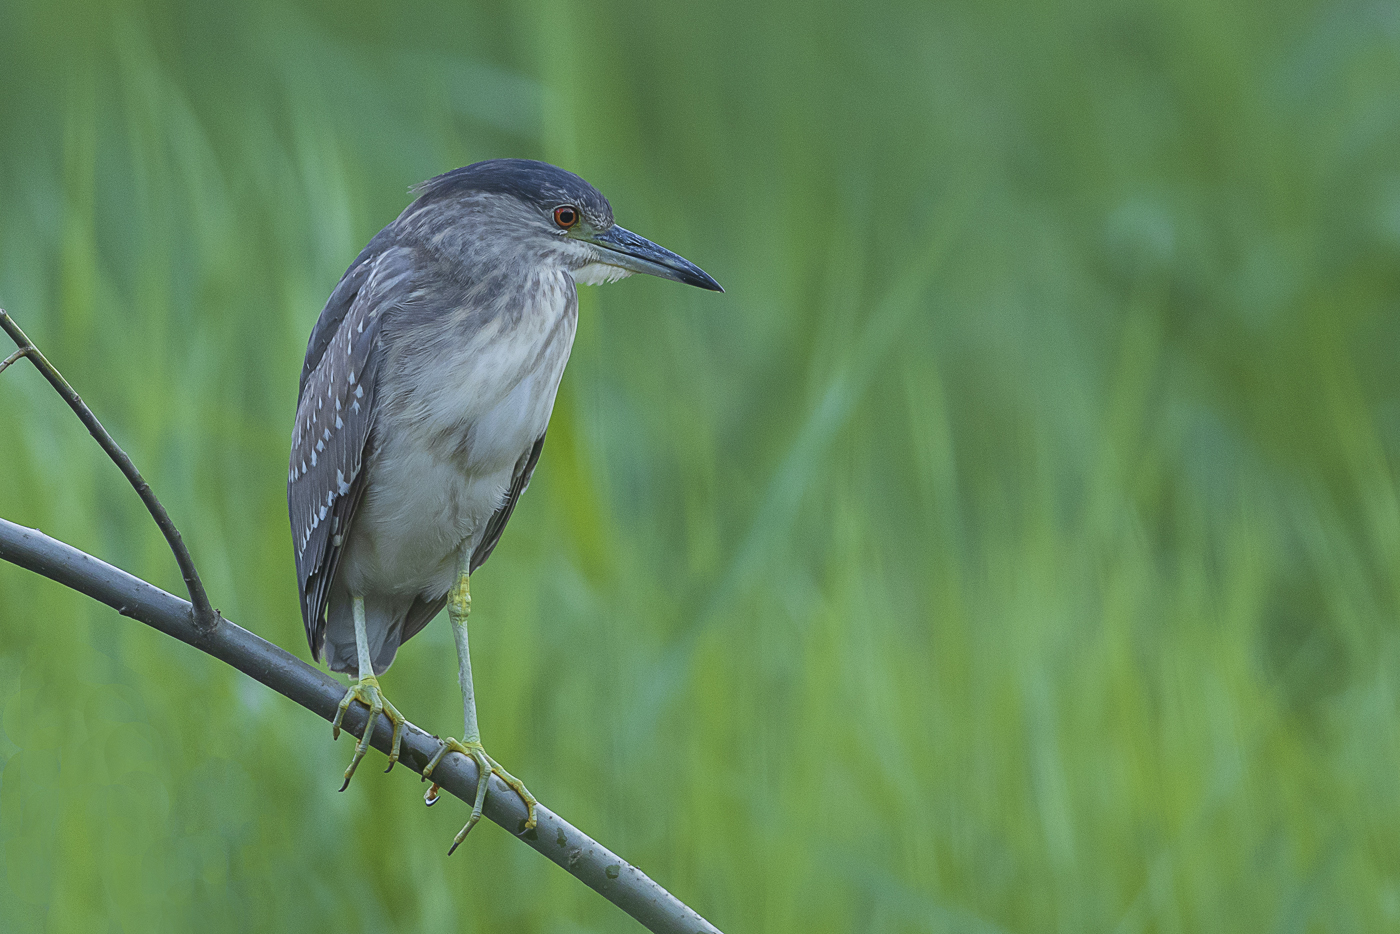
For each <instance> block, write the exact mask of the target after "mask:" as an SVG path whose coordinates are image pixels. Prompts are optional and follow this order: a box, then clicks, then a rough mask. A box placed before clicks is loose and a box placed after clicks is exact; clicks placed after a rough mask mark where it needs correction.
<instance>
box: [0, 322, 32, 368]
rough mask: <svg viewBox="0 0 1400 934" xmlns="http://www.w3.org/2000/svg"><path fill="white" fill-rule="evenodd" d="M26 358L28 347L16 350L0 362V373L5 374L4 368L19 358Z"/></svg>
mask: <svg viewBox="0 0 1400 934" xmlns="http://www.w3.org/2000/svg"><path fill="white" fill-rule="evenodd" d="M3 312H4V309H3V308H0V313H3ZM27 356H29V348H28V347H21V348H20V349H19V350H16V351H15V352H14V353H12V354H10V355H9V356H8V357H6V358H5V359H4V360H0V373H3V372H5V367H7V366H9V365H10V364H11V363H14V362H15V361H16V360H18V359H19V358H20V357H27Z"/></svg>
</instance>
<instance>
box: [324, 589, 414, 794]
mask: <svg viewBox="0 0 1400 934" xmlns="http://www.w3.org/2000/svg"><path fill="white" fill-rule="evenodd" d="M351 608H352V610H353V611H354V614H355V652H356V653H357V654H358V655H359V661H360V677H359V680H358V681H356V682H355V683H354V684H352V685H350V690H348V691H346V692H345V696H344V697H343V698H341V701H340V707H339V708H338V709H337V710H336V712H335V720H334V721H333V722H332V723H331V739H338V738H339V737H340V722H341V721H342V720H344V719H345V711H346V710H348V709H350V703H351V702H352V701H359V702H360V703H362V704H364V705H365V706H366V707H368V708H369V717H368V718H367V719H366V720H365V731H364V733H363V734H362V735H361V736H360V741H359V742H358V743H356V744H355V757H354V758H353V759H351V760H350V766H349V767H348V768H347V769H346V770H345V783H344V784H342V785H341V786H340V790H341V791H344V790H345V789H346V788H349V787H350V779H351V778H352V777H353V776H354V774H355V769H356V768H357V767H358V766H359V764H360V760H361V759H363V758H364V757H365V753H366V752H367V751H368V750H369V740H370V737H371V736H373V735H374V726H375V724H376V723H378V722H379V715H380V714H381V713H382V714H384V715H385V716H387V717H388V718H389V723H390V724H392V725H393V728H394V739H393V745H392V747H391V748H390V750H389V768H388V769H385V770H384V771H386V772H387V771H389V769H392V768H393V767H394V763H395V762H398V761H399V741H400V740H401V739H402V738H403V727H404V724H405V723H407V722H408V721H407V720H406V719H404V715H403V714H401V713H399V711H398V709H397V708H395V707H394V705H393V704H391V703H389V701H388V700H387V699H386V698H385V697H384V694H383V692H382V691H380V690H379V680H378V679H377V678H375V676H374V666H373V665H372V664H371V663H370V660H369V639H368V637H367V636H366V635H365V600H364V598H363V597H354V598H352V600H351Z"/></svg>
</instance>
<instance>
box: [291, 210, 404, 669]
mask: <svg viewBox="0 0 1400 934" xmlns="http://www.w3.org/2000/svg"><path fill="white" fill-rule="evenodd" d="M376 240H378V238H376ZM411 272H412V254H411V253H410V252H409V251H408V250H407V249H405V248H401V247H391V248H387V249H384V250H383V251H381V252H379V253H377V254H376V255H373V256H368V257H366V256H365V254H363V253H362V254H361V255H360V258H359V259H357V260H356V261H355V264H354V265H352V266H351V267H350V269H349V270H347V271H346V273H345V276H344V277H343V278H342V279H341V283H340V285H339V286H337V287H336V290H335V291H334V292H333V293H332V294H331V298H330V300H329V301H328V302H327V303H326V307H325V309H324V310H323V311H322V312H321V318H320V320H319V321H317V323H316V328H315V329H314V330H313V331H312V335H311V341H310V343H309V345H308V346H307V351H306V355H307V362H306V364H305V366H304V367H303V370H302V387H301V397H300V400H299V401H298V403H297V417H296V424H295V426H294V427H293V430H292V457H291V468H290V470H289V472H288V474H287V510H288V512H289V513H290V515H291V521H292V539H293V544H294V545H295V551H296V565H297V587H298V590H299V592H300V594H301V615H302V622H303V623H305V625H306V639H307V642H308V643H310V645H311V651H312V654H313V655H316V656H319V654H320V643H321V641H322V639H323V636H324V632H325V613H326V602H327V598H328V596H329V594H330V585H331V581H332V580H333V579H334V577H335V571H336V567H337V566H338V565H339V563H340V555H341V551H342V546H343V544H344V541H345V538H346V536H347V535H348V534H349V532H350V524H351V522H352V521H353V520H354V516H355V509H356V507H357V506H358V505H359V501H360V497H361V495H363V493H364V486H365V472H364V465H365V461H366V459H367V458H368V456H369V453H370V452H369V445H370V437H371V433H372V431H373V428H374V416H375V405H376V401H377V400H376V397H375V396H376V392H375V391H376V387H377V385H378V375H379V364H380V360H381V358H382V356H383V354H382V351H381V348H380V340H379V337H380V331H381V329H382V327H383V324H384V319H385V317H386V316H387V314H388V313H389V312H390V311H391V310H392V309H393V308H394V307H395V306H397V305H399V304H401V303H402V302H403V301H405V300H406V299H407V298H408V295H409V292H410V288H411V280H412V276H411ZM313 358H314V362H313Z"/></svg>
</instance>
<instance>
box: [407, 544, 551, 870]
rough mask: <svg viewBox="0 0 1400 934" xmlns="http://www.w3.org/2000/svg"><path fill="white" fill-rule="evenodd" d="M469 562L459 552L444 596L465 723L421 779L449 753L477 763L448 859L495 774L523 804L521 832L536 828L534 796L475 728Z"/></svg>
mask: <svg viewBox="0 0 1400 934" xmlns="http://www.w3.org/2000/svg"><path fill="white" fill-rule="evenodd" d="M470 560H471V550H470V549H468V548H465V547H464V548H463V549H462V556H461V558H460V559H459V562H460V563H459V567H458V572H457V584H456V586H454V587H453V588H452V590H451V591H450V592H449V593H448V595H447V615H448V618H449V619H450V620H451V621H452V634H453V636H454V638H455V639H456V641H457V674H458V679H459V680H460V681H461V683H462V709H463V715H464V719H465V724H464V728H463V731H462V742H458V741H457V740H455V739H446V740H444V741H443V743H442V746H441V747H440V748H439V749H438V751H437V755H435V756H433V758H432V761H430V762H429V763H428V765H427V768H425V769H423V777H424V778H429V777H431V776H432V774H433V769H435V768H437V764H438V763H439V762H441V761H442V757H443V756H445V755H447V753H449V752H460V753H461V754H462V755H464V756H466V757H467V758H469V759H471V760H472V761H474V762H475V763H476V767H477V781H476V800H475V802H474V803H473V804H472V813H471V817H469V818H467V824H466V826H465V827H463V828H462V829H461V830H460V831H458V832H457V836H456V837H454V838H453V840H452V847H451V849H449V850H448V851H447V855H448V856H451V855H452V853H453V852H454V851H455V850H456V849H457V847H458V846H460V845H461V843H462V841H463V840H465V839H466V838H467V834H468V833H470V832H471V829H472V828H473V827H475V826H476V823H477V821H479V820H481V807H482V805H483V804H484V803H485V801H486V787H487V782H488V781H489V780H490V778H491V773H492V772H495V773H496V774H497V775H499V776H500V777H501V780H502V781H503V782H505V783H506V784H507V785H509V786H510V787H511V789H512V790H513V791H514V792H515V793H516V794H518V795H520V799H521V800H522V801H524V802H525V826H524V828H523V830H532V829H533V828H534V826H535V805H536V804H538V803H539V802H538V801H536V800H535V796H534V795H532V794H530V792H529V791H528V790H527V789H526V788H525V785H524V784H523V783H522V782H521V781H520V779H518V778H516V777H515V776H514V775H512V774H510V773H509V772H507V771H506V770H505V769H503V768H501V764H500V763H499V762H497V761H496V760H495V759H493V758H491V757H490V756H488V755H487V754H486V750H485V749H484V748H483V747H482V745H481V731H480V730H478V729H477V725H476V692H475V690H473V688H472V660H471V652H470V650H469V648H468V646H467V616H468V615H470V613H471V609H472V595H471V586H470V584H471V578H470V574H471V567H470V565H469V564H468V562H469V561H470ZM437 787H438V786H437V785H436V784H434V785H433V786H432V787H431V788H429V789H428V793H427V795H425V796H424V799H423V800H424V801H426V802H427V803H428V804H430V805H431V804H434V803H435V802H436V801H437Z"/></svg>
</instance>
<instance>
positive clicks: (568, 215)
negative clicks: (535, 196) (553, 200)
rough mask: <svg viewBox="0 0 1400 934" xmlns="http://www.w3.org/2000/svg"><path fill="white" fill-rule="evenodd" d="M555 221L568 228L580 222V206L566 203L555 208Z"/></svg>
mask: <svg viewBox="0 0 1400 934" xmlns="http://www.w3.org/2000/svg"><path fill="white" fill-rule="evenodd" d="M554 223H556V224H558V225H559V226H560V227H563V228H564V229H565V230H568V229H569V228H570V227H572V226H574V225H575V224H577V223H578V208H576V207H574V206H573V205H572V204H566V205H564V206H563V207H561V208H555V209H554Z"/></svg>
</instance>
